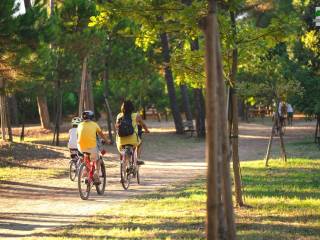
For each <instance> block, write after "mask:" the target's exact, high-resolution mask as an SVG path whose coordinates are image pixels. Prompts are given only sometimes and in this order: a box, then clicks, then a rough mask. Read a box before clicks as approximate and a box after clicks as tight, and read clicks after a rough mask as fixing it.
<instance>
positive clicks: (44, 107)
mask: <svg viewBox="0 0 320 240" xmlns="http://www.w3.org/2000/svg"><path fill="white" fill-rule="evenodd" d="M37 103H38V111H39V117H40V122H41V127H42V128H44V129H50V116H49V111H48V103H47V97H46V96H44V95H38V96H37Z"/></svg>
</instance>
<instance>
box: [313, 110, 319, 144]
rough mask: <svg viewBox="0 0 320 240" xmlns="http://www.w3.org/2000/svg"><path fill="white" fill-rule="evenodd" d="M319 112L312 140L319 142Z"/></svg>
mask: <svg viewBox="0 0 320 240" xmlns="http://www.w3.org/2000/svg"><path fill="white" fill-rule="evenodd" d="M319 138H320V114H317V123H316V131H315V133H314V142H315V143H317V142H318V143H320V139H319Z"/></svg>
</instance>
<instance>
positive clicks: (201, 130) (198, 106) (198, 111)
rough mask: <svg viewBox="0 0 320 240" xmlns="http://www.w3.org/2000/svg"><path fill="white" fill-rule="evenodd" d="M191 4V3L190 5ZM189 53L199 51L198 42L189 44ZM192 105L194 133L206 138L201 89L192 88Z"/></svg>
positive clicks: (194, 41)
mask: <svg viewBox="0 0 320 240" xmlns="http://www.w3.org/2000/svg"><path fill="white" fill-rule="evenodd" d="M189 4H191V1H190V3H189ZM190 47H191V51H199V40H198V39H195V40H193V41H191V43H190ZM193 95H194V105H195V119H196V131H197V135H198V137H205V136H206V121H205V119H206V114H205V102H204V97H203V94H202V88H200V87H199V88H194V89H193Z"/></svg>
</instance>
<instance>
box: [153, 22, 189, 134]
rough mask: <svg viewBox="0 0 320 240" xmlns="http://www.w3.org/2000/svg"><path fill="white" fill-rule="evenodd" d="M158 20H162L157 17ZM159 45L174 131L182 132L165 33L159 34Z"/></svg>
mask: <svg viewBox="0 0 320 240" xmlns="http://www.w3.org/2000/svg"><path fill="white" fill-rule="evenodd" d="M159 20H163V19H162V18H159ZM160 39H161V45H162V55H163V59H164V65H165V66H164V69H165V79H166V82H167V89H168V95H169V100H170V106H171V111H172V116H173V120H174V125H175V127H176V133H178V134H183V124H182V118H181V115H180V111H179V108H178V103H177V99H176V93H175V87H174V81H173V74H172V71H171V68H170V48H169V40H168V35H167V33H161V34H160Z"/></svg>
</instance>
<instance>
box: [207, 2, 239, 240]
mask: <svg viewBox="0 0 320 240" xmlns="http://www.w3.org/2000/svg"><path fill="white" fill-rule="evenodd" d="M208 2H209V6H208V7H209V11H208V16H207V18H206V23H205V42H206V73H207V81H206V85H207V94H206V96H207V98H206V107H207V109H206V110H207V111H206V113H207V124H208V127H207V128H208V130H207V138H206V140H207V141H206V143H207V145H206V151H207V156H206V158H207V162H208V179H207V181H208V185H207V194H208V198H207V229H206V230H207V239H227V240H234V239H236V231H235V223H234V216H233V205H232V191H231V178H230V165H229V157H230V156H229V155H230V151H229V138H228V131H227V113H226V109H227V108H226V95H225V86H224V80H223V74H222V62H221V52H220V42H219V39H220V36H219V30H218V21H217V13H216V9H217V2H216V1H214V0H208ZM219 166H220V168H219ZM219 183H221V184H222V185H221V189H222V191H221V193H220V195H219V185H218V184H219ZM221 194H222V195H221ZM220 198H221V199H222V202H223V205H222V206H221V207H220V208H223V209H220V208H219V199H220ZM219 213H220V214H219ZM219 215H220V219H219V218H218V216H219ZM222 215H224V216H223V220H222V219H221V216H222ZM218 230H220V235H219V234H218Z"/></svg>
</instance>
